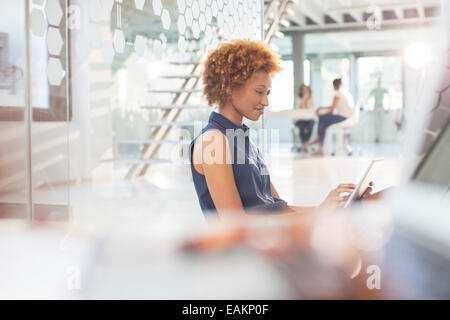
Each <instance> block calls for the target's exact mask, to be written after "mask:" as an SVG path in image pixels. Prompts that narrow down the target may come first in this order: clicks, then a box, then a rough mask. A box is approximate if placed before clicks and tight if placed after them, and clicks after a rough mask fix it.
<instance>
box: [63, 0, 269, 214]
mask: <svg viewBox="0 0 450 320" xmlns="http://www.w3.org/2000/svg"><path fill="white" fill-rule="evenodd" d="M71 7H73V8H72V12H73V13H72V17H69V20H71V18H73V20H76V19H74V18H75V17H76V12H77V10H78V12H80V13H81V14H80V19H79V24H78V27H77V28H74V29H72V30H71V41H72V42H71V44H72V45H71V61H70V62H71V74H72V77H71V94H72V100H71V101H72V107H73V121H71V123H70V132H71V134H73V135H74V140H73V141H72V140H71V143H70V155H71V157H70V167H71V178H72V179H73V180H74V181H77V183H78V184H76V185H74V186H73V187H72V188H71V203H72V204H73V206H74V216H78V217H81V216H84V215H97V214H98V215H102V216H105V215H108V214H111V213H112V212H116V213H117V212H119V214H120V212H123V213H124V214H125V212H127V213H128V214H129V213H130V212H132V213H133V214H136V215H141V214H142V215H145V216H150V217H154V219H160V218H161V215H160V210H159V209H160V208H162V207H165V208H166V207H169V208H172V210H170V209H167V210H164V212H170V211H174V212H177V211H179V210H177V209H180V208H183V209H185V210H189V207H188V206H193V205H194V206H195V207H193V210H192V211H194V212H198V204H197V203H195V202H193V201H192V196H193V195H184V194H177V197H178V198H177V201H173V199H164V197H163V195H160V193H159V192H158V190H160V189H171V188H175V187H174V185H176V184H179V183H180V180H182V181H185V182H186V183H189V184H191V182H190V179H191V172H190V167H189V165H188V164H187V160H188V143H189V142H190V141H191V139H193V138H194V136H196V135H197V134H199V132H200V129H201V128H202V127H203V126H204V125H205V122H206V121H207V119H208V117H209V113H210V112H211V108H210V107H208V106H207V104H206V102H205V100H204V99H203V98H202V95H201V91H202V85H201V83H202V80H201V71H202V66H201V62H202V61H203V59H204V58H205V56H206V53H207V52H208V50H209V49H212V48H215V47H216V46H217V43H218V42H219V41H221V40H231V39H234V38H251V39H260V35H261V1H259V0H258V1H256V0H245V1H244V0H239V1H223V0H205V1H190V0H167V1H158V0H154V1H134V0H123V1H98V0H97V1H94V0H93V1H91V0H90V1H78V2H76V3H75V2H74V4H73V5H72V6H71ZM260 123H261V121H260V122H259V123H252V124H250V123H249V125H250V126H252V127H255V128H258V127H260V126H261V124H260ZM258 138H259V137H256V139H255V142H257V141H258ZM142 177H144V178H145V179H138V178H142ZM175 180H176V183H174V182H175ZM130 184H132V185H133V187H132V188H130V186H129V185H130ZM125 185H126V186H127V187H126V188H125V187H124V186H125ZM86 186H88V187H86ZM86 190H89V192H88V193H89V199H97V200H98V199H100V200H99V201H94V200H92V201H86V200H85V197H84V196H83V195H85V194H86ZM130 190H131V191H130ZM174 192H176V191H174ZM165 194H168V192H166V193H165ZM169 194H170V193H169ZM184 200H185V201H184ZM199 219H202V217H201V215H199Z"/></svg>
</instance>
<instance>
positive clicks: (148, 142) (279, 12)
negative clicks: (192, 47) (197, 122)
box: [122, 0, 294, 179]
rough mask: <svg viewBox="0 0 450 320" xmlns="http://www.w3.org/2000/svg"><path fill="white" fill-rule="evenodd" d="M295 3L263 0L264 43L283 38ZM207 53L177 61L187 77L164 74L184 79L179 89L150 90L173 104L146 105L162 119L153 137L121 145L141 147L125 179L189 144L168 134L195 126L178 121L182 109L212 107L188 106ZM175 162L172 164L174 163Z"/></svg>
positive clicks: (197, 87)
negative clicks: (171, 148) (163, 152)
mask: <svg viewBox="0 0 450 320" xmlns="http://www.w3.org/2000/svg"><path fill="white" fill-rule="evenodd" d="M292 3H294V1H293V0H265V1H264V20H263V21H264V26H263V27H264V35H265V36H264V42H265V43H267V44H268V45H271V43H272V41H273V39H274V37H275V36H281V37H282V36H283V35H282V34H281V33H280V31H279V30H280V26H286V24H287V21H286V20H284V17H285V16H286V15H287V14H288V12H289V10H288V7H289V5H290V4H292ZM205 55H206V52H198V54H197V56H196V57H195V58H194V59H192V61H183V62H179V61H174V62H171V63H172V64H175V65H181V66H186V67H187V68H188V72H187V73H185V74H172V75H164V76H161V78H165V79H178V80H179V79H181V80H183V83H182V85H181V87H180V88H177V89H167V90H149V92H151V93H153V94H171V95H173V99H172V102H171V103H170V104H168V105H151V106H143V107H142V109H144V110H156V109H157V110H162V111H163V116H162V118H161V119H160V120H159V121H152V122H150V123H149V126H151V127H152V128H153V130H152V132H151V134H150V137H148V139H145V140H141V141H136V140H132V141H123V142H122V143H127V142H128V143H134V144H135V143H139V144H140V145H141V154H140V156H141V157H140V159H137V160H134V161H132V165H131V167H130V169H129V170H128V172H127V174H126V179H136V178H140V177H143V176H144V175H145V174H146V172H147V170H148V168H149V166H150V164H152V163H170V162H171V160H169V159H158V158H157V155H158V151H159V150H160V148H161V146H162V145H164V144H172V145H174V144H175V145H176V144H188V143H189V142H187V141H183V140H173V139H172V140H170V139H168V135H169V133H170V131H171V129H172V128H174V127H177V126H178V127H193V126H194V121H181V122H180V121H177V119H178V118H179V116H180V114H181V113H182V112H183V110H186V109H190V110H204V109H207V108H209V107H208V106H207V105H206V104H205V105H194V104H189V99H190V98H191V96H192V95H193V94H198V93H200V92H201V89H200V88H201V75H202V65H201V61H202V58H204V56H205ZM172 162H173V161H172Z"/></svg>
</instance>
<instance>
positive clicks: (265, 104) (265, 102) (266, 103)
mask: <svg viewBox="0 0 450 320" xmlns="http://www.w3.org/2000/svg"><path fill="white" fill-rule="evenodd" d="M261 104H262V105H263V106H264V107H267V106H268V105H269V97H268V96H267V95H264V97H263V98H262V100H261Z"/></svg>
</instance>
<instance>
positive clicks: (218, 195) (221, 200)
mask: <svg viewBox="0 0 450 320" xmlns="http://www.w3.org/2000/svg"><path fill="white" fill-rule="evenodd" d="M280 70H281V68H280V66H279V62H278V57H277V56H276V55H275V54H274V53H273V52H272V51H270V49H269V48H268V47H267V46H266V45H265V44H264V43H262V42H255V41H251V40H234V41H232V42H229V43H222V44H220V45H219V48H218V49H216V50H213V51H212V52H210V53H209V55H208V57H207V60H206V62H205V65H204V72H203V84H204V89H203V94H204V95H205V97H206V100H207V102H208V105H210V106H212V105H217V106H218V112H214V111H213V112H211V115H210V117H209V121H208V124H207V125H206V127H205V128H203V130H202V132H201V134H200V135H199V136H198V137H197V138H195V139H194V140H193V141H192V142H191V145H190V152H191V171H192V177H193V181H194V186H195V190H196V192H197V195H198V199H199V202H200V207H201V209H202V211H203V213H204V214H205V215H213V216H217V215H219V216H220V218H221V219H227V218H231V217H233V218H236V215H237V216H239V217H244V216H245V214H246V213H258V214H260V213H277V214H280V213H285V214H291V213H297V212H302V213H306V212H312V211H314V209H315V207H296V206H289V205H288V204H287V203H286V202H285V201H284V200H282V199H281V198H280V196H279V194H278V192H277V190H276V189H275V187H274V186H273V184H272V183H271V181H270V176H269V175H268V172H267V167H266V165H265V163H264V160H263V157H262V154H261V152H260V151H259V149H258V148H257V147H256V146H255V144H253V142H252V141H251V140H250V139H249V130H250V129H249V128H248V127H247V126H246V125H245V124H243V119H244V118H247V119H249V120H252V121H257V120H258V119H259V118H260V116H261V115H262V114H263V113H264V109H265V108H266V107H267V106H268V104H269V101H268V96H269V94H270V87H271V79H272V76H273V75H274V74H275V73H277V72H279V71H280ZM354 187H355V186H354V185H353V184H341V185H339V186H338V187H337V188H336V189H334V190H332V191H331V192H330V194H329V195H328V196H327V198H326V199H325V201H324V202H323V203H322V204H321V206H332V207H334V206H338V205H340V204H342V202H343V201H345V200H346V199H347V198H348V195H347V196H343V197H342V196H340V194H341V193H347V192H348V193H351V192H352V191H353V189H354Z"/></svg>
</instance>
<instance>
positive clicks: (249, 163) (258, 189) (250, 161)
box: [189, 111, 287, 216]
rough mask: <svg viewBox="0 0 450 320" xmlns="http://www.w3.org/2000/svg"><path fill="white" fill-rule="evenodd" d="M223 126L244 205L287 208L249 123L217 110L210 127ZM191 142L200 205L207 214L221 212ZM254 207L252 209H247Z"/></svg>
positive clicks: (270, 209) (276, 210)
mask: <svg viewBox="0 0 450 320" xmlns="http://www.w3.org/2000/svg"><path fill="white" fill-rule="evenodd" d="M214 129H215V130H219V131H220V132H221V133H222V134H224V135H225V136H226V137H227V140H228V143H229V145H230V151H231V159H232V160H233V162H232V168H233V174H234V181H235V182H236V186H237V189H238V192H239V196H240V197H241V201H242V205H243V207H244V209H246V211H247V212H248V213H252V211H253V210H255V212H256V213H279V212H280V211H281V210H283V209H286V207H287V203H286V201H284V200H281V199H278V198H275V197H273V196H272V192H271V189H270V177H269V174H268V170H267V167H266V165H265V163H264V160H263V157H262V155H261V152H260V151H259V149H258V147H256V145H255V144H254V143H253V142H252V141H251V140H250V137H249V127H247V126H246V125H245V124H244V125H242V126H238V125H236V124H234V123H233V122H232V121H230V120H228V119H227V118H225V117H224V116H222V115H221V114H219V113H217V112H214V111H213V112H211V115H210V117H209V121H208V124H207V125H206V127H204V128H203V130H202V131H201V134H202V133H204V132H205V131H207V130H214ZM197 138H198V137H196V138H195V139H194V140H192V142H191V144H190V149H189V150H190V163H191V171H192V179H193V180H194V186H195V190H196V191H197V196H198V200H199V202H200V207H201V209H202V211H203V213H204V214H205V216H207V215H209V214H212V215H217V211H216V207H215V205H214V202H213V200H212V199H211V194H210V193H209V190H208V186H207V184H206V179H205V176H204V175H202V174H200V173H198V172H197V171H196V170H195V169H194V166H193V164H192V151H193V146H194V143H195V140H196V139H197ZM247 209H252V210H247Z"/></svg>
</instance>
